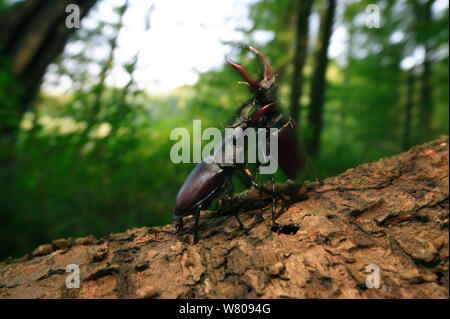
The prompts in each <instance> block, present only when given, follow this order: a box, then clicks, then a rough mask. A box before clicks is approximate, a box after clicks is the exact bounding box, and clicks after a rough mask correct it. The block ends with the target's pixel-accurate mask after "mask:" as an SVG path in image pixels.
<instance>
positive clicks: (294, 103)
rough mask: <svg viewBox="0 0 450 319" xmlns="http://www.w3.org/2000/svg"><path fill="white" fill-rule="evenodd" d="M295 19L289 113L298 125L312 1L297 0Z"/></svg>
mask: <svg viewBox="0 0 450 319" xmlns="http://www.w3.org/2000/svg"><path fill="white" fill-rule="evenodd" d="M297 7H298V8H297V15H296V18H297V21H296V31H295V32H296V38H295V55H294V71H293V73H292V84H291V103H290V114H291V117H292V119H293V120H294V121H295V122H296V123H297V125H300V109H301V107H300V106H301V105H300V98H301V96H302V92H303V82H304V77H303V67H304V65H305V60H306V55H307V51H308V30H309V28H308V25H309V16H310V14H311V7H312V1H311V0H306V1H305V0H299V1H297Z"/></svg>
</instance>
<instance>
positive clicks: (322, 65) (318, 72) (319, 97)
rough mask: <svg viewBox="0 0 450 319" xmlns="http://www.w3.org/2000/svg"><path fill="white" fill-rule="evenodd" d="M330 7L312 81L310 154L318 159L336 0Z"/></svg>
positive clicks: (323, 21)
mask: <svg viewBox="0 0 450 319" xmlns="http://www.w3.org/2000/svg"><path fill="white" fill-rule="evenodd" d="M327 2H328V7H327V9H326V10H325V13H324V14H323V15H322V17H321V19H320V30H319V36H318V40H317V48H316V54H315V62H314V63H315V64H314V74H313V77H312V81H311V102H310V106H309V124H310V125H311V126H312V137H311V138H310V140H309V143H308V144H309V147H308V149H309V152H310V154H311V155H312V156H314V157H316V156H317V155H318V154H319V149H320V135H321V133H322V121H323V119H322V118H323V102H324V97H325V90H326V79H325V75H326V71H327V66H328V46H329V44H330V38H331V33H332V30H333V19H334V12H335V10H336V0H328V1H327Z"/></svg>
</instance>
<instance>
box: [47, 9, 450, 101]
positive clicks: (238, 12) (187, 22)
mask: <svg viewBox="0 0 450 319" xmlns="http://www.w3.org/2000/svg"><path fill="white" fill-rule="evenodd" d="M255 1H256V0H226V1H224V0H221V1H213V0H190V1H187V0H153V1H142V0H130V6H129V9H128V10H127V12H126V13H125V16H124V27H123V28H122V30H121V32H120V35H119V39H118V44H119V45H118V49H117V50H116V55H115V61H114V63H115V65H116V67H115V68H114V69H113V71H112V72H111V74H110V76H109V77H108V78H107V83H108V84H109V85H114V86H119V87H121V86H123V85H125V84H126V83H127V82H128V75H127V74H126V72H125V71H124V70H123V68H122V67H120V65H122V64H124V63H126V62H129V61H131V60H132V58H133V56H134V55H135V54H136V52H137V50H138V49H139V47H140V46H141V49H140V50H141V51H140V55H139V60H138V61H139V62H138V65H137V70H136V71H135V73H134V76H135V80H136V81H137V83H138V85H139V87H141V88H145V89H147V90H148V91H149V92H152V93H157V92H168V91H171V90H173V89H174V88H176V87H178V86H180V85H184V84H189V85H190V84H194V83H195V82H196V80H197V78H198V73H199V72H205V71H208V70H210V69H211V68H215V67H219V66H220V65H222V64H223V62H224V56H225V55H226V54H229V53H230V51H231V47H230V46H229V45H227V44H224V43H223V42H224V41H242V40H243V35H242V33H240V32H239V31H237V29H238V28H244V27H245V28H247V27H249V26H250V25H251V21H249V19H248V18H247V16H248V6H249V4H251V3H253V2H255ZM123 3H124V0H102V1H101V2H100V3H99V10H98V11H95V12H94V11H92V12H91V14H90V15H89V16H88V17H87V18H86V19H84V20H83V23H82V27H83V26H95V25H97V23H98V21H99V20H106V21H117V14H116V13H115V12H114V11H113V8H115V7H118V6H120V5H122V4H123ZM339 3H340V5H339V6H338V11H340V10H342V9H343V6H342V4H343V2H339ZM442 3H444V7H445V3H446V4H447V6H448V0H438V1H437V4H439V6H440V5H442ZM152 4H154V10H153V12H152V14H151V18H150V25H151V27H150V29H149V30H148V31H147V32H144V30H145V17H146V16H147V14H148V11H149V9H150V7H151V5H152ZM310 26H311V33H312V34H314V33H316V32H317V28H318V16H317V15H313V16H312V19H311V22H310ZM272 36H273V34H272V33H271V32H263V31H261V32H257V33H255V34H253V37H254V39H255V41H257V43H261V45H263V44H264V43H265V42H267V41H268V40H270V39H271V37H272ZM346 38H347V34H346V31H345V29H344V28H343V27H339V28H337V29H335V30H334V33H333V36H332V38H331V44H330V48H329V56H330V58H336V57H338V56H339V55H340V54H341V53H343V51H344V50H345V42H346ZM67 49H69V50H70V49H75V50H76V48H70V47H69V48H67ZM106 53H107V48H100V50H99V52H98V54H99V55H102V54H103V55H105V54H106ZM95 71H97V70H93V72H95ZM97 72H98V71H97ZM50 73H51V72H50ZM52 77H53V76H51V74H47V77H46V79H51V78H52ZM70 85H71V82H70V79H67V78H66V79H64V78H62V79H60V84H59V86H57V87H55V86H52V85H50V84H49V83H48V82H47V83H44V89H45V90H48V91H50V92H55V93H56V92H63V91H65V90H66V89H67V88H68V87H70Z"/></svg>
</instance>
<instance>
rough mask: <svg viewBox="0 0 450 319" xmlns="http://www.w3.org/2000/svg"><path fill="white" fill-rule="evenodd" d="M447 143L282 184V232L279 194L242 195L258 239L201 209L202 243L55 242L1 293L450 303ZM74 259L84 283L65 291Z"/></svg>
mask: <svg viewBox="0 0 450 319" xmlns="http://www.w3.org/2000/svg"><path fill="white" fill-rule="evenodd" d="M448 143H449V140H448V136H443V137H441V138H440V139H438V140H436V141H433V142H431V143H428V144H425V145H422V146H417V147H414V148H412V149H411V150H409V151H408V152H405V153H402V154H400V155H397V156H394V157H391V158H387V159H382V160H380V161H378V162H374V163H370V164H363V165H360V166H358V167H357V168H355V169H349V170H348V171H346V172H345V173H343V174H342V175H340V176H337V177H333V178H328V179H326V180H325V181H323V182H322V183H321V184H318V183H305V184H304V185H303V186H300V187H299V186H295V185H293V184H289V183H285V184H282V185H278V189H279V190H281V191H282V192H283V194H284V196H285V197H286V199H287V200H288V201H289V203H288V205H287V207H286V209H285V211H284V212H283V213H281V214H280V216H279V217H278V219H277V221H276V222H277V225H273V226H271V225H270V223H269V220H270V210H271V205H270V203H271V199H270V198H267V197H264V196H263V195H259V193H258V192H257V191H255V190H254V189H250V190H248V191H246V192H244V193H241V194H238V195H236V196H235V197H234V207H239V212H240V216H241V219H242V220H243V222H244V224H245V225H247V226H248V225H250V224H252V223H253V222H254V225H253V227H252V228H251V229H249V230H248V231H247V234H246V233H245V232H243V231H240V230H239V228H238V225H237V222H236V220H235V219H234V217H233V216H232V214H231V211H229V210H228V211H227V210H225V209H223V210H222V213H221V214H219V213H216V214H211V213H209V212H206V211H205V212H202V217H201V220H200V229H199V238H200V241H199V242H198V244H196V245H193V244H191V241H192V225H193V220H192V218H191V219H190V220H189V221H188V222H187V225H186V229H185V231H186V233H184V234H181V235H180V234H172V233H171V232H172V231H173V228H174V225H173V224H172V225H166V226H164V227H162V228H148V227H143V228H137V229H131V230H128V231H126V232H125V233H121V234H111V235H110V236H107V237H105V238H102V239H100V240H96V239H94V238H92V237H86V238H78V239H61V240H56V241H54V242H53V243H52V244H48V245H42V246H39V247H38V248H37V249H36V250H35V251H34V252H33V253H31V254H30V255H26V256H24V257H23V258H21V259H16V260H7V261H5V262H3V263H1V264H0V298H153V297H158V298H189V297H194V298H206V297H207V298H256V297H258V298H259V297H261V298H282V297H290V298H448V297H449V293H448V266H449V261H448V254H449V245H448V243H449V232H448V209H449V183H448V182H449V177H448V168H449V167H448V161H449V157H448ZM260 208H262V212H263V215H264V216H265V217H266V220H267V222H264V221H261V219H258V218H256V216H257V215H258V211H259V209H260ZM123 213H124V214H125V213H126V212H123ZM71 264H72V265H73V264H74V265H77V266H78V267H79V275H80V281H81V285H80V288H67V287H66V279H67V277H68V276H69V275H70V274H69V273H66V267H67V266H68V265H71ZM369 265H371V266H370V267H371V268H372V269H376V270H375V272H374V273H373V274H372V275H370V277H369V278H371V277H373V276H376V274H377V273H378V274H379V285H380V286H379V288H368V287H367V285H366V278H368V276H369V273H367V272H366V271H368V270H367V269H368V268H367V267H368V266H369ZM73 274H74V273H72V275H73ZM370 282H372V281H370ZM370 282H369V287H370ZM69 283H70V280H69ZM373 284H377V280H374V281H373ZM377 286H378V285H377Z"/></svg>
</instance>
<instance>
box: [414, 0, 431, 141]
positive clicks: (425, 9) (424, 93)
mask: <svg viewBox="0 0 450 319" xmlns="http://www.w3.org/2000/svg"><path fill="white" fill-rule="evenodd" d="M434 2H435V0H428V1H426V2H425V3H423V4H422V3H420V2H419V1H418V0H414V1H413V5H414V12H415V16H416V21H417V23H416V27H417V32H416V34H417V43H418V44H419V45H421V46H422V47H423V49H424V59H423V63H422V74H421V90H420V91H421V95H420V121H421V126H422V127H423V128H424V129H425V132H426V134H425V136H427V137H428V136H429V135H430V134H431V132H432V121H431V120H432V114H433V101H432V85H431V58H430V53H431V48H430V43H429V37H430V36H431V30H430V25H431V23H432V21H431V19H432V10H431V8H432V6H433V3H434Z"/></svg>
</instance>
